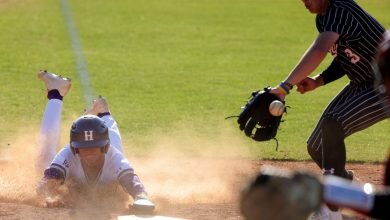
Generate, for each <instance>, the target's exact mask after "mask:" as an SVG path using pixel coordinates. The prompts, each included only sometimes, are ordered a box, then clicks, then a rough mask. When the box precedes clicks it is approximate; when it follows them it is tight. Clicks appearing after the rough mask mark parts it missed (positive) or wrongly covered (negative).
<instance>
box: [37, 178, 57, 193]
mask: <svg viewBox="0 0 390 220" xmlns="http://www.w3.org/2000/svg"><path fill="white" fill-rule="evenodd" d="M60 186H61V181H60V180H56V179H46V178H42V179H41V180H40V181H39V182H38V185H37V188H36V192H37V194H38V196H41V197H47V196H53V195H57V194H61V190H60Z"/></svg>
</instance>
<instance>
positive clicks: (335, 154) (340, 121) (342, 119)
mask: <svg viewBox="0 0 390 220" xmlns="http://www.w3.org/2000/svg"><path fill="white" fill-rule="evenodd" d="M348 87H349V88H348V90H349V92H348V93H347V92H344V93H342V94H344V95H343V96H344V97H346V98H345V100H344V101H343V102H338V103H336V104H334V105H333V106H331V108H328V109H327V111H325V112H324V114H323V116H322V118H321V122H320V123H319V125H318V126H317V127H318V129H317V133H316V134H315V136H316V138H317V139H319V140H320V142H319V145H317V146H316V148H313V146H315V145H313V143H314V142H311V144H312V146H311V148H310V144H309V153H310V154H311V155H315V156H314V157H315V158H316V162H317V163H320V164H321V165H320V166H321V168H323V169H325V170H327V171H330V172H331V173H334V174H335V175H338V176H341V177H347V178H351V175H350V174H349V173H348V172H347V171H346V170H345V163H346V149H345V143H344V139H345V138H346V137H347V136H349V135H351V134H353V133H355V132H357V131H360V130H364V129H366V128H368V127H370V126H372V125H373V124H375V123H377V122H379V121H381V120H384V119H386V118H387V115H386V113H385V111H384V108H383V103H381V101H380V99H379V96H378V95H377V93H376V92H375V91H374V89H373V88H372V86H370V85H368V86H359V87H358V86H348ZM311 138H312V140H314V138H313V137H311ZM308 143H310V138H309V142H308ZM317 144H318V143H317ZM316 149H317V150H316ZM320 156H321V158H319V157H320Z"/></svg>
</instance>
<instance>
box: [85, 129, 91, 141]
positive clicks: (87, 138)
mask: <svg viewBox="0 0 390 220" xmlns="http://www.w3.org/2000/svg"><path fill="white" fill-rule="evenodd" d="M84 140H86V141H93V130H90V131H84Z"/></svg>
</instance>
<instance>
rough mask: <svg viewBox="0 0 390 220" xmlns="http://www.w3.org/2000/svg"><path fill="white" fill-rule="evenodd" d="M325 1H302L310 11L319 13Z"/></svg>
mask: <svg viewBox="0 0 390 220" xmlns="http://www.w3.org/2000/svg"><path fill="white" fill-rule="evenodd" d="M323 1H324V0H302V3H303V4H304V5H305V7H306V9H307V10H309V11H310V13H313V14H318V13H320V12H321V7H322V5H323Z"/></svg>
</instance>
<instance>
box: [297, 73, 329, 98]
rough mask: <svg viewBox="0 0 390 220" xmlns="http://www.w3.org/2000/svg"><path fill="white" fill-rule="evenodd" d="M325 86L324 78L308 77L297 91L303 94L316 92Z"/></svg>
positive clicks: (299, 84) (298, 85)
mask: <svg viewBox="0 0 390 220" xmlns="http://www.w3.org/2000/svg"><path fill="white" fill-rule="evenodd" d="M323 84H324V82H323V80H322V77H320V76H318V77H315V78H311V77H306V78H305V79H303V80H302V81H301V82H299V83H298V84H297V91H298V92H299V93H301V94H305V93H306V92H310V91H312V90H315V89H316V88H317V87H320V86H322V85H323Z"/></svg>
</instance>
